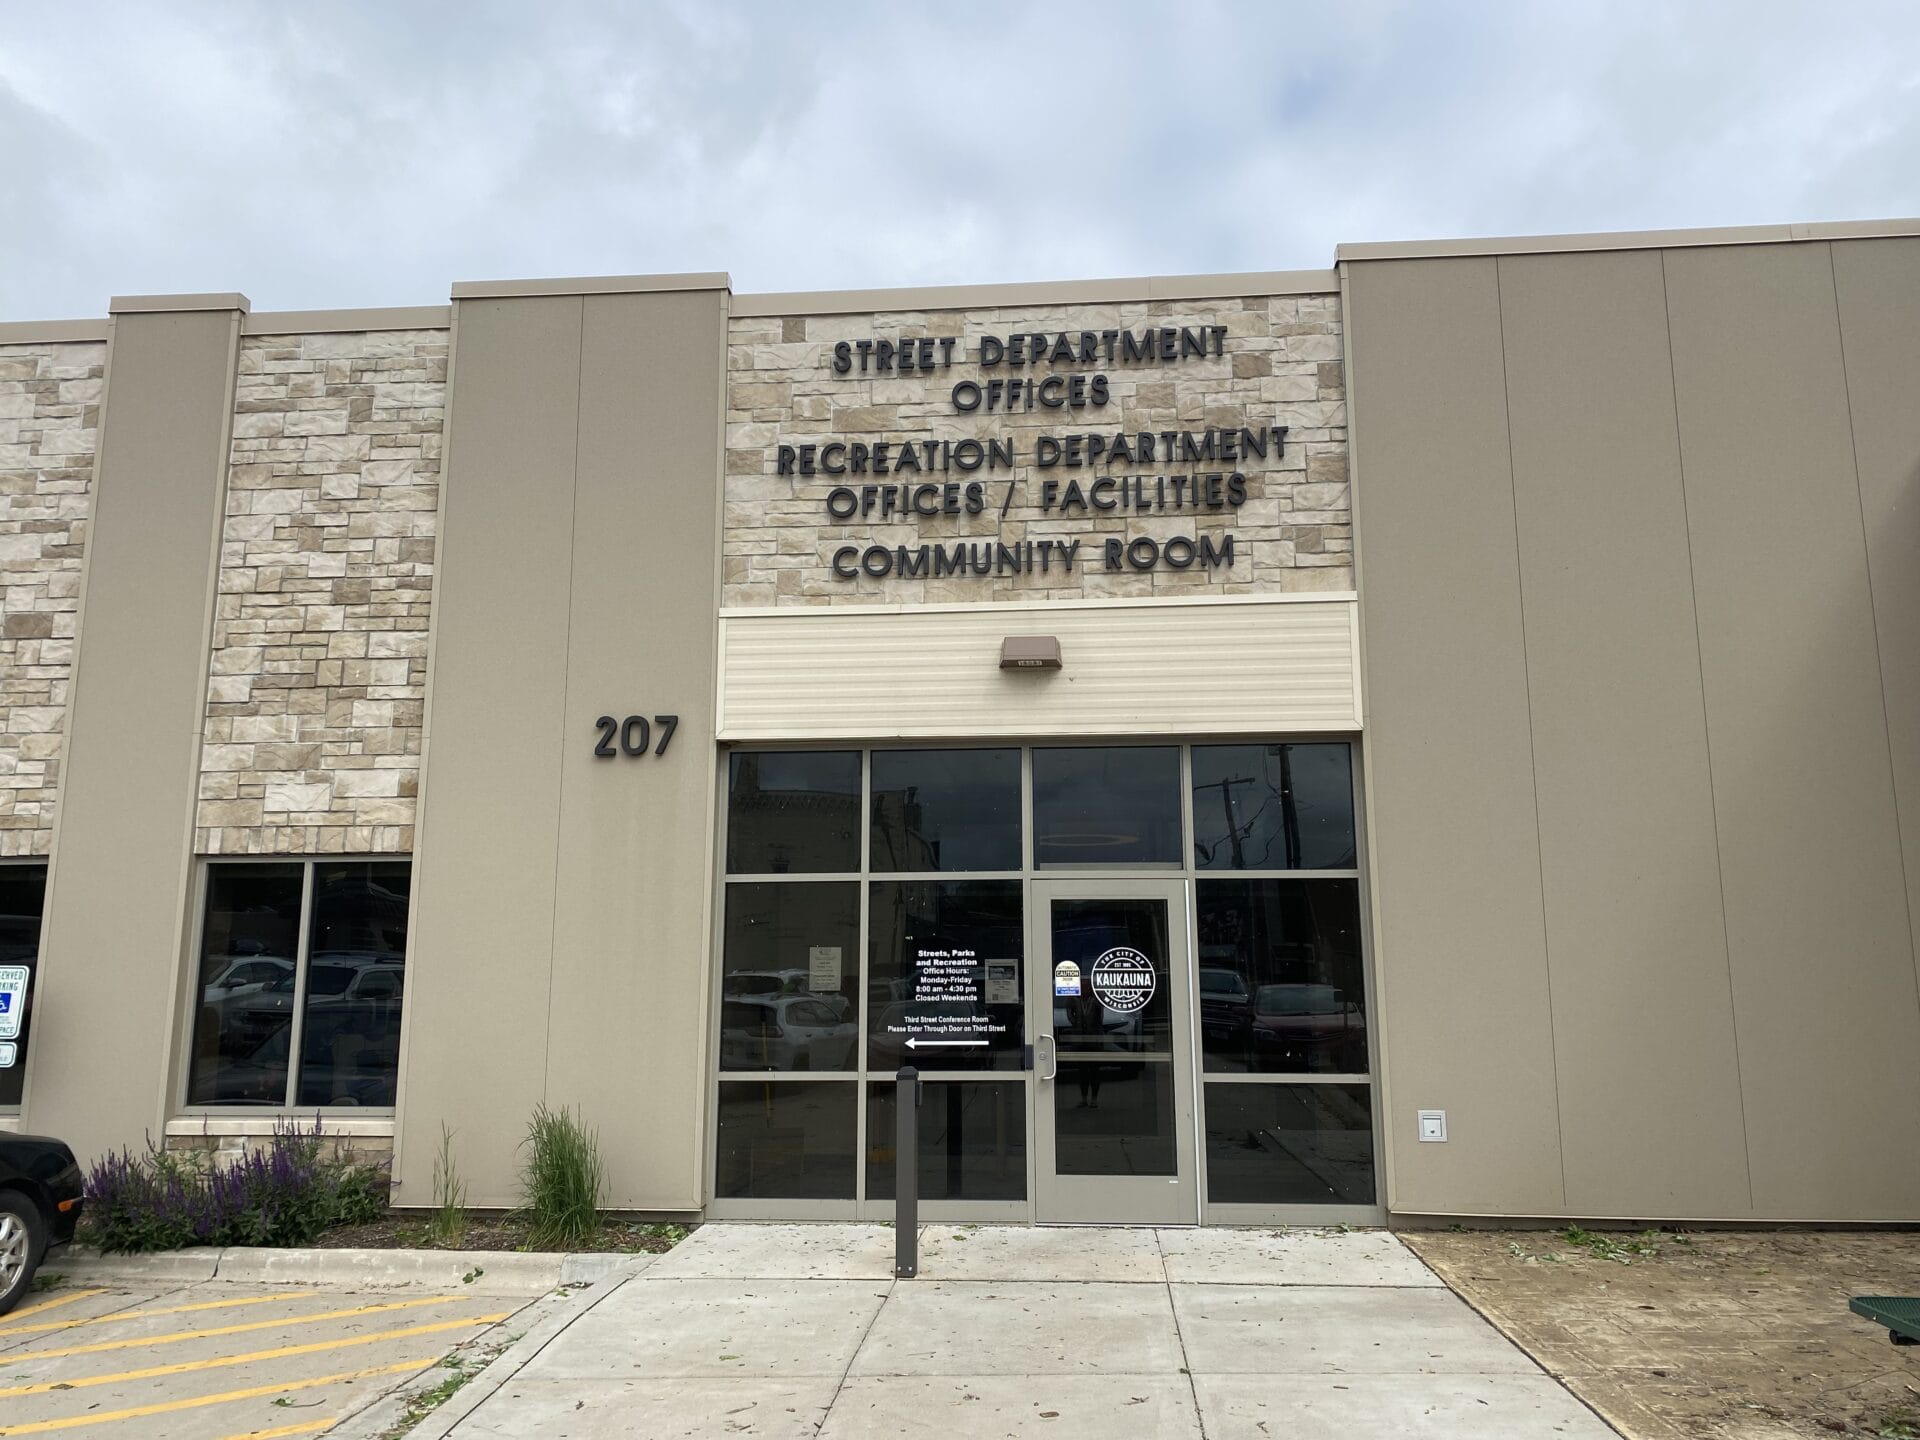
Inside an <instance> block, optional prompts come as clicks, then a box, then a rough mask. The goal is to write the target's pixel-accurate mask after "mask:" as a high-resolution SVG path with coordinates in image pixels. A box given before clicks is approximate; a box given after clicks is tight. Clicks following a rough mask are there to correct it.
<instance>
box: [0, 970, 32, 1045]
mask: <svg viewBox="0 0 1920 1440" xmlns="http://www.w3.org/2000/svg"><path fill="white" fill-rule="evenodd" d="M31 974H32V972H31V971H30V970H28V969H27V967H26V966H24V965H0V1040H18V1039H19V1038H20V1015H21V1012H23V1011H24V1010H25V1009H26V1008H27V979H28V977H29V976H30V975H31Z"/></svg>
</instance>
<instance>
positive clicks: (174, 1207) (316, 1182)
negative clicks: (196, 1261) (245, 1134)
mask: <svg viewBox="0 0 1920 1440" xmlns="http://www.w3.org/2000/svg"><path fill="white" fill-rule="evenodd" d="M386 1196H387V1172H386V1169H385V1167H384V1166H375V1165H362V1164H356V1163H353V1162H351V1161H347V1160H344V1159H341V1158H338V1157H337V1156H334V1155H332V1154H329V1153H328V1148H327V1146H326V1144H325V1137H324V1136H323V1135H322V1133H321V1125H320V1121H319V1119H318V1117H316V1118H315V1120H314V1122H313V1128H312V1129H311V1130H307V1129H303V1128H302V1127H301V1126H300V1124H299V1122H298V1121H291V1120H288V1121H276V1122H275V1124H274V1130H273V1135H272V1136H271V1138H270V1139H269V1140H268V1142H267V1144H266V1146H265V1148H264V1149H251V1148H250V1149H248V1150H246V1151H244V1152H242V1153H241V1154H240V1155H238V1156H233V1157H226V1156H216V1155H214V1154H212V1153H210V1152H208V1151H205V1150H187V1151H178V1150H162V1149H156V1148H155V1147H154V1144H153V1141H152V1138H151V1137H149V1138H148V1141H147V1150H146V1153H145V1154H144V1155H136V1154H135V1153H134V1152H133V1151H131V1150H126V1149H122V1150H120V1151H118V1152H115V1153H110V1154H108V1155H105V1156H103V1157H101V1158H100V1159H99V1160H96V1161H95V1162H94V1164H93V1167H92V1169H91V1170H90V1171H89V1173H88V1175H87V1204H86V1210H85V1212H84V1213H85V1215H86V1220H87V1227H88V1232H89V1238H90V1239H91V1240H92V1241H93V1243H94V1244H95V1245H97V1246H98V1247H99V1248H100V1249H101V1250H104V1251H108V1252H119V1253H126V1252H132V1251H145V1250H174V1249H178V1248H180V1247H182V1246H187V1245H274V1246H288V1245H307V1244H311V1243H312V1242H313V1241H314V1240H315V1239H317V1238H318V1237H319V1236H320V1235H321V1234H322V1232H324V1231H326V1230H327V1229H329V1228H331V1227H332V1226H335V1225H352V1224H359V1223H364V1222H365V1221H368V1220H373V1219H376V1218H377V1217H378V1216H379V1215H380V1213H381V1212H382V1211H383V1210H384V1209H385V1208H386V1203H387V1200H386Z"/></svg>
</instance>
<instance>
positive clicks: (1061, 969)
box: [1053, 960, 1080, 996]
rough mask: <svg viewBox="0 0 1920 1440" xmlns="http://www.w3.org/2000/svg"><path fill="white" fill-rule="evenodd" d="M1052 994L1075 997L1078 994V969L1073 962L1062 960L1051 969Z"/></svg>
mask: <svg viewBox="0 0 1920 1440" xmlns="http://www.w3.org/2000/svg"><path fill="white" fill-rule="evenodd" d="M1053 993H1054V994H1055V995H1075V996H1077V995H1078V994H1079V993H1080V967H1079V966H1078V965H1076V964H1074V963H1073V961H1071V960H1062V961H1061V962H1060V963H1059V964H1058V965H1056V966H1054V967H1053Z"/></svg>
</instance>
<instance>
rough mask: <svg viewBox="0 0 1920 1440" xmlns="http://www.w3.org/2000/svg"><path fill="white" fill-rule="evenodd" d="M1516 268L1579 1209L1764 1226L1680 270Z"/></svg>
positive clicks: (1649, 258)
mask: <svg viewBox="0 0 1920 1440" xmlns="http://www.w3.org/2000/svg"><path fill="white" fill-rule="evenodd" d="M1499 264H1500V310H1501V317H1502V330H1503V332H1504V338H1505V349H1506V369H1507V401H1508V412H1509V417H1510V425H1511V433H1512V445H1513V477H1514V492H1515V502H1516V514H1517V519H1518V530H1519V542H1520V579H1521V594H1522V597H1523V601H1524V611H1525V619H1526V641H1527V677H1528V695H1529V702H1530V709H1531V713H1532V722H1533V755H1534V778H1535V785H1536V787H1537V791H1538V799H1539V807H1540V850H1541V861H1542V864H1541V874H1542V879H1543V884H1544V886H1545V898H1546V919H1547V957H1548V961H1549V964H1550V966H1551V969H1552V976H1553V1028H1554V1056H1555V1061H1556V1065H1557V1073H1558V1078H1559V1091H1560V1121H1561V1144H1562V1147H1563V1153H1564V1157H1565V1169H1566V1182H1567V1195H1566V1208H1567V1210H1568V1211H1569V1212H1571V1213H1573V1214H1578V1215H1639V1214H1648V1215H1719V1216H1734V1215H1743V1214H1745V1213H1747V1212H1748V1210H1749V1208H1750V1206H1751V1198H1752V1197H1751V1195H1750V1193H1749V1190H1748V1184H1747V1168H1746V1141H1745V1135H1744V1132H1743V1125H1742V1116H1741V1105H1740V1073H1739V1059H1738V1050H1737V1046H1736V1044H1735V1041H1734V1025H1733V999H1732V992H1731V986H1730V982H1729V979H1728V972H1727V946H1726V935H1725V933H1724V930H1723V927H1722V924H1721V913H1720V873H1719V860H1718V855H1717V852H1716V849H1715V842H1714V830H1713V793H1712V785H1711V778H1710V774H1709V768H1708V764H1707V746H1706V717H1705V710H1704V702H1703V699H1702V696H1701V688H1700V655H1699V648H1698V645H1697V643H1696V639H1695V628H1694V615H1693V579H1692V573H1691V567H1690V563H1689V560H1688V554H1687V517H1686V504H1685V499H1684V497H1683V495H1682V493H1681V487H1680V444H1679V435H1678V430H1677V423H1676V418H1675V414H1674V401H1673V375H1672V370H1671V368H1670V366H1669V363H1668V358H1667V317H1666V296H1665V289H1664V286H1663V284H1662V279H1661V267H1660V256H1659V255H1658V254H1657V253H1655V252H1651V251H1640V252H1631V251H1627V252H1615V253H1608V254H1593V255H1560V256H1540V257H1518V258H1516V257H1507V258H1505V259H1502V260H1501V261H1500V262H1499ZM1679 1097H1684V1099H1683V1100H1682V1099H1680V1098H1679Z"/></svg>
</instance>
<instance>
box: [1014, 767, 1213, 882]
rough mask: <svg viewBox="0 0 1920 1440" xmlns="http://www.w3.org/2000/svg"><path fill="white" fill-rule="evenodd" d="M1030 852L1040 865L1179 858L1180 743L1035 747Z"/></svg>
mask: <svg viewBox="0 0 1920 1440" xmlns="http://www.w3.org/2000/svg"><path fill="white" fill-rule="evenodd" d="M1033 858H1034V863H1036V864H1038V865H1177V864H1179V863H1180V751H1179V748H1178V747H1177V746H1173V745H1153V746H1147V745H1106V746H1097V747H1089V748H1085V749H1078V748H1074V749H1069V748H1065V747H1060V748H1042V749H1036V750H1035V751H1034V752H1033Z"/></svg>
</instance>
